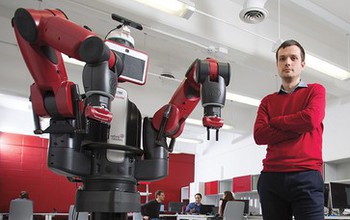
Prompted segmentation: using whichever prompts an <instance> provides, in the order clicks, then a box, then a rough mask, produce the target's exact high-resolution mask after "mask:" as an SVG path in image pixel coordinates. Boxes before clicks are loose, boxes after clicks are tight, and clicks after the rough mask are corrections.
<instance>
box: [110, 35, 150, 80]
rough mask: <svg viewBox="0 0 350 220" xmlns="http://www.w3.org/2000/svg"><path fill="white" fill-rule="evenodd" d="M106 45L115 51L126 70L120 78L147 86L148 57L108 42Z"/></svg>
mask: <svg viewBox="0 0 350 220" xmlns="http://www.w3.org/2000/svg"><path fill="white" fill-rule="evenodd" d="M106 45H107V46H108V47H109V48H110V49H112V50H113V51H115V52H116V53H117V54H118V56H119V57H120V58H121V60H122V61H123V64H124V68H123V72H122V73H121V75H120V76H119V78H120V79H123V80H125V81H128V82H133V83H136V84H140V85H143V84H145V82H146V75H147V67H148V55H147V54H145V53H143V52H140V51H137V50H135V49H132V48H129V47H125V46H123V45H121V44H118V43H115V42H111V41H106Z"/></svg>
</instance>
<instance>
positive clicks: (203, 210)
mask: <svg viewBox="0 0 350 220" xmlns="http://www.w3.org/2000/svg"><path fill="white" fill-rule="evenodd" d="M213 207H214V205H205V204H201V207H200V209H199V214H202V215H209V214H212V212H213Z"/></svg>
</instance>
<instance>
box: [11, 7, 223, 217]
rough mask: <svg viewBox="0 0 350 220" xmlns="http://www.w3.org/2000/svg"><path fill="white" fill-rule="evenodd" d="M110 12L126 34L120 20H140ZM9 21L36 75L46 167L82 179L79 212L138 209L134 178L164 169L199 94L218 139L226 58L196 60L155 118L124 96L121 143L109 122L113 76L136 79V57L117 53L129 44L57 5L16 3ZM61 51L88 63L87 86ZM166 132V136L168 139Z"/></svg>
mask: <svg viewBox="0 0 350 220" xmlns="http://www.w3.org/2000/svg"><path fill="white" fill-rule="evenodd" d="M112 17H113V16H112ZM114 17H117V18H116V20H118V21H120V22H122V24H121V25H120V26H119V28H118V29H121V30H122V31H124V33H126V34H128V32H127V30H128V29H127V28H125V27H127V26H131V27H140V26H141V25H139V24H137V23H135V22H132V21H130V20H128V19H125V18H122V17H118V16H116V15H114ZM12 26H13V28H14V31H15V35H16V39H17V42H18V45H19V48H20V51H21V53H22V55H23V59H24V61H25V63H26V65H27V67H28V69H29V72H30V74H31V75H32V77H33V79H34V83H33V84H32V85H31V87H30V100H31V102H32V107H33V118H34V123H35V130H34V133H35V134H42V133H48V134H49V135H50V138H49V147H48V161H47V163H48V167H49V168H50V169H51V170H52V171H54V172H55V173H57V174H59V175H63V176H66V177H67V178H68V179H69V180H71V181H79V182H82V185H83V187H82V188H81V189H78V190H77V193H76V209H77V211H79V212H80V211H84V212H90V214H91V218H92V219H94V220H102V219H103V220H109V219H114V220H115V219H120V220H125V219H127V213H128V212H139V211H140V195H139V193H138V192H137V184H138V182H139V181H154V180H158V179H161V178H165V177H166V176H167V174H168V154H169V152H171V151H172V149H173V146H174V143H175V139H176V138H177V137H178V136H179V135H181V133H182V131H183V128H184V124H185V121H186V119H187V117H188V116H189V115H190V114H191V112H192V111H193V109H194V108H195V107H196V105H197V104H198V102H199V101H201V102H202V106H203V107H204V117H203V125H204V126H205V127H206V128H207V129H208V137H209V129H215V130H216V139H217V140H218V131H219V129H220V128H221V127H222V126H223V120H222V119H221V108H222V107H224V104H225V94H226V87H227V86H228V85H229V81H230V65H229V63H220V62H218V61H216V60H214V59H211V58H207V59H204V60H200V59H196V60H195V61H194V62H193V63H192V65H191V66H190V67H189V69H188V71H187V72H186V76H185V79H184V80H183V82H182V83H181V84H180V86H179V87H178V89H177V90H176V91H175V93H174V95H173V97H172V98H171V100H170V101H169V103H168V104H166V105H164V106H163V107H162V108H161V109H159V110H158V111H157V112H156V113H155V114H154V115H153V117H145V118H144V119H142V117H141V114H140V111H139V110H138V108H137V106H136V105H135V104H134V103H132V102H131V101H130V100H128V99H127V100H126V101H125V102H126V107H127V108H126V110H125V111H124V112H123V114H125V115H122V117H123V118H124V119H125V121H126V124H125V126H126V128H125V137H126V138H125V141H124V142H123V143H122V144H120V143H116V142H113V140H112V139H111V136H113V135H112V134H111V128H112V127H113V126H114V125H116V124H118V123H119V121H117V120H115V118H116V117H114V116H113V113H112V112H118V110H119V109H115V107H114V106H115V105H113V103H114V101H115V97H116V93H117V91H119V90H117V89H118V83H120V82H122V81H130V82H133V83H135V79H136V83H137V82H139V81H138V79H140V77H134V78H133V76H132V75H131V76H126V75H127V74H128V73H125V74H126V75H124V73H123V72H125V71H123V70H125V69H128V68H133V67H134V64H133V63H130V62H131V61H130V62H128V60H127V59H124V58H123V57H121V56H120V55H121V54H120V53H119V52H118V51H117V49H116V48H119V47H121V48H123V49H125V48H126V49H125V50H128V51H129V50H131V51H133V50H135V49H134V48H133V43H131V44H129V43H130V42H129V43H126V42H121V41H119V40H116V39H114V38H113V37H110V38H109V40H102V39H101V38H99V37H97V36H96V34H94V33H93V32H92V31H91V30H89V29H87V28H84V27H81V26H79V25H77V24H75V23H73V22H71V21H69V20H68V18H67V16H66V15H65V14H64V13H63V12H62V11H60V10H58V9H54V10H49V9H47V10H34V9H24V8H19V9H17V10H16V12H15V15H14V18H13V19H12ZM141 28H142V26H141ZM107 45H108V46H107ZM136 52H137V51H136ZM62 53H63V54H66V55H68V56H69V57H72V58H75V59H78V60H80V61H83V62H85V63H86V65H85V66H84V69H83V73H82V82H83V86H84V91H85V92H84V93H80V91H79V88H78V85H77V84H75V83H74V82H72V81H69V80H68V77H67V73H66V69H65V66H64V62H63V59H62ZM131 56H133V55H131ZM145 72H146V73H147V71H145ZM141 78H143V79H144V78H145V77H141ZM138 84H142V82H141V83H138ZM42 117H46V118H50V125H49V126H48V127H47V128H45V129H42V128H41V124H40V118H42ZM141 137H142V148H141ZM167 138H169V139H171V140H170V143H169V144H168V141H167ZM111 140H112V141H111Z"/></svg>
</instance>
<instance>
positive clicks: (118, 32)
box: [105, 14, 143, 48]
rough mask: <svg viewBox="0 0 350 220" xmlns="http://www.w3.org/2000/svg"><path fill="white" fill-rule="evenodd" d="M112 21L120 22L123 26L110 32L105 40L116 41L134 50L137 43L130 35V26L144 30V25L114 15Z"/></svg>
mask: <svg viewBox="0 0 350 220" xmlns="http://www.w3.org/2000/svg"><path fill="white" fill-rule="evenodd" d="M112 19H113V20H115V21H118V22H120V23H121V24H120V25H118V26H117V27H116V28H114V29H112V30H111V31H110V32H108V34H107V35H106V37H105V39H108V40H112V41H116V42H118V43H121V44H124V45H126V46H129V47H132V48H134V46H135V41H134V38H133V37H132V36H131V34H130V29H129V27H128V26H130V27H133V28H135V29H137V30H142V29H143V27H142V25H141V24H139V23H136V22H134V21H132V20H129V19H127V18H124V17H122V16H119V15H117V14H112Z"/></svg>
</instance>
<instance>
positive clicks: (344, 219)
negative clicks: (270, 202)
mask: <svg viewBox="0 0 350 220" xmlns="http://www.w3.org/2000/svg"><path fill="white" fill-rule="evenodd" d="M247 219H248V220H250V219H263V218H262V216H247ZM324 219H325V220H331V219H337V220H347V219H350V216H325V217H324Z"/></svg>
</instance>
